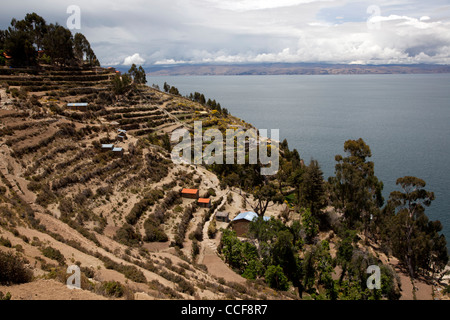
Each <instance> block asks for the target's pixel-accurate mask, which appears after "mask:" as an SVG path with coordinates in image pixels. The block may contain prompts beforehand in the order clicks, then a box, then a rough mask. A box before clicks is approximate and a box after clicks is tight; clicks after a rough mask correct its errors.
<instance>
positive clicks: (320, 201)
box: [300, 160, 326, 218]
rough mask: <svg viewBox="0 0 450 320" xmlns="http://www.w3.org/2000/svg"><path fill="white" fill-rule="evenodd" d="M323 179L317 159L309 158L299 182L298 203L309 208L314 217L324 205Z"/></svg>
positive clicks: (317, 215) (316, 216)
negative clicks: (309, 160)
mask: <svg viewBox="0 0 450 320" xmlns="http://www.w3.org/2000/svg"><path fill="white" fill-rule="evenodd" d="M325 200H326V199H325V181H324V180H323V172H322V170H321V169H320V166H319V163H318V162H317V160H311V162H310V164H309V166H307V167H305V171H304V173H303V175H302V180H301V184H300V203H301V205H302V206H303V207H305V208H309V209H310V210H311V213H312V215H313V216H314V217H315V218H318V217H319V214H320V212H321V210H322V209H323V208H324V207H325Z"/></svg>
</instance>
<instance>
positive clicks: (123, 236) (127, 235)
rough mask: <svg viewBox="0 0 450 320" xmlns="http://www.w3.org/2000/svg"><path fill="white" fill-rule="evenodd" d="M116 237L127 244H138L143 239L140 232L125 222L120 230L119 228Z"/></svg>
mask: <svg viewBox="0 0 450 320" xmlns="http://www.w3.org/2000/svg"><path fill="white" fill-rule="evenodd" d="M114 238H115V240H116V241H118V242H120V243H122V244H124V245H127V246H135V245H138V244H139V242H140V241H141V235H140V234H138V233H137V232H136V230H134V228H133V227H132V226H131V225H129V224H124V225H123V226H122V227H121V228H120V229H119V230H117V232H116V235H115V237H114Z"/></svg>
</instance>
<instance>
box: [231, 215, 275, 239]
mask: <svg viewBox="0 0 450 320" xmlns="http://www.w3.org/2000/svg"><path fill="white" fill-rule="evenodd" d="M256 219H258V214H257V213H255V212H251V211H248V212H242V213H240V214H238V215H237V216H236V218H234V219H233V220H232V221H231V226H232V228H233V230H234V231H235V232H236V235H237V236H238V237H245V236H246V235H247V233H248V231H249V229H250V222H252V221H254V220H256ZM263 219H264V221H268V220H269V219H270V218H269V217H263Z"/></svg>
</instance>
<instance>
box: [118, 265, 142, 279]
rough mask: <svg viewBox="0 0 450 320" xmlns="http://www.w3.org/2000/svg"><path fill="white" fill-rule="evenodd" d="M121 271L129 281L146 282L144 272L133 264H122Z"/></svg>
mask: <svg viewBox="0 0 450 320" xmlns="http://www.w3.org/2000/svg"><path fill="white" fill-rule="evenodd" d="M121 272H122V273H123V274H124V275H125V277H126V278H128V279H130V280H131V281H134V282H138V283H146V282H147V279H146V278H145V275H144V273H143V272H142V271H141V270H139V269H138V268H137V267H135V266H122V267H121Z"/></svg>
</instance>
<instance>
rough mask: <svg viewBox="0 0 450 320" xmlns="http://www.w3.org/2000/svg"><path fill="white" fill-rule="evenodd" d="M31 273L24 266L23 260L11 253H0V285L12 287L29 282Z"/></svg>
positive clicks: (31, 276)
mask: <svg viewBox="0 0 450 320" xmlns="http://www.w3.org/2000/svg"><path fill="white" fill-rule="evenodd" d="M32 278H33V273H32V272H31V270H30V269H28V268H27V267H26V266H25V260H24V259H23V258H21V257H20V256H19V255H17V254H13V253H11V252H7V253H5V252H0V284H1V285H12V284H21V283H27V282H30V281H31V280H32Z"/></svg>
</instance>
